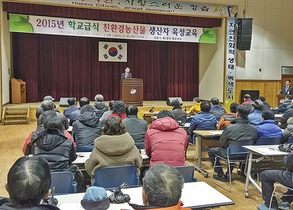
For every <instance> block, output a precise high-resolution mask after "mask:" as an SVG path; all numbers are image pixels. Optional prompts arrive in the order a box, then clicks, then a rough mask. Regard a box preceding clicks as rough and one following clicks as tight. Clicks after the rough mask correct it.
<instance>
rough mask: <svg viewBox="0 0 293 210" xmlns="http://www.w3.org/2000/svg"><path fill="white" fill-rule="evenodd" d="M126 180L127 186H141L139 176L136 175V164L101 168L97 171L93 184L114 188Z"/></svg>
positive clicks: (109, 188)
mask: <svg viewBox="0 0 293 210" xmlns="http://www.w3.org/2000/svg"><path fill="white" fill-rule="evenodd" d="M124 182H127V183H128V186H127V187H138V186H139V177H137V176H136V166H135V165H126V166H113V167H104V168H99V169H97V170H96V172H95V181H94V182H93V183H92V185H93V186H98V187H104V188H106V189H107V190H113V189H116V188H117V187H119V186H120V185H121V184H123V183H124Z"/></svg>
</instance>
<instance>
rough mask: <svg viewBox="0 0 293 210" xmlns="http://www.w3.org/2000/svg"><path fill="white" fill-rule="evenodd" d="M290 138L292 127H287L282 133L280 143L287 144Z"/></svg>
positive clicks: (292, 132) (292, 134)
mask: <svg viewBox="0 0 293 210" xmlns="http://www.w3.org/2000/svg"><path fill="white" fill-rule="evenodd" d="M291 137H293V125H288V126H287V128H285V130H284V131H283V137H282V143H285V142H287V141H288V140H289V139H290V138H291Z"/></svg>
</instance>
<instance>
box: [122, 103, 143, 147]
mask: <svg viewBox="0 0 293 210" xmlns="http://www.w3.org/2000/svg"><path fill="white" fill-rule="evenodd" d="M137 112H138V109H137V107H136V106H135V105H130V106H127V107H126V115H127V117H126V118H125V119H124V120H122V122H123V123H124V124H125V126H126V129H127V131H128V133H129V134H130V136H131V137H132V138H133V140H134V142H135V143H141V142H144V135H145V132H146V131H147V130H148V123H147V121H145V120H143V119H140V118H138V117H137Z"/></svg>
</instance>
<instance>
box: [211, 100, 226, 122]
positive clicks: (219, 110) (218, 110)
mask: <svg viewBox="0 0 293 210" xmlns="http://www.w3.org/2000/svg"><path fill="white" fill-rule="evenodd" d="M211 103H212V106H211V110H210V113H211V114H212V115H214V116H215V117H216V119H217V121H219V120H220V119H221V117H223V116H224V114H225V110H224V108H223V107H221V106H220V105H219V99H218V98H216V97H213V98H212V99H211Z"/></svg>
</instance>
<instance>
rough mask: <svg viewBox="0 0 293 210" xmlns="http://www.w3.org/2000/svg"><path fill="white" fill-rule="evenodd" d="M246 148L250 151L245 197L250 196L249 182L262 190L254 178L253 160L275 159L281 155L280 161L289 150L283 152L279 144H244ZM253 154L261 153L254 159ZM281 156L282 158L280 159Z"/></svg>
mask: <svg viewBox="0 0 293 210" xmlns="http://www.w3.org/2000/svg"><path fill="white" fill-rule="evenodd" d="M242 147H243V148H244V149H246V150H248V151H249V159H248V166H247V173H246V182H245V197H246V198H248V196H249V194H248V185H249V182H251V184H252V185H253V186H254V187H256V189H258V190H259V191H260V192H262V190H261V188H260V186H259V185H258V184H257V183H256V182H255V181H254V180H253V178H252V176H251V168H252V163H253V162H260V161H262V160H263V159H264V158H270V159H273V160H274V159H275V158H277V157H279V159H278V161H282V157H284V156H286V155H287V154H288V153H287V152H282V151H280V150H279V148H278V147H279V145H252V146H242ZM253 155H259V156H260V157H258V158H256V159H254V158H253ZM280 157H281V159H280Z"/></svg>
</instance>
